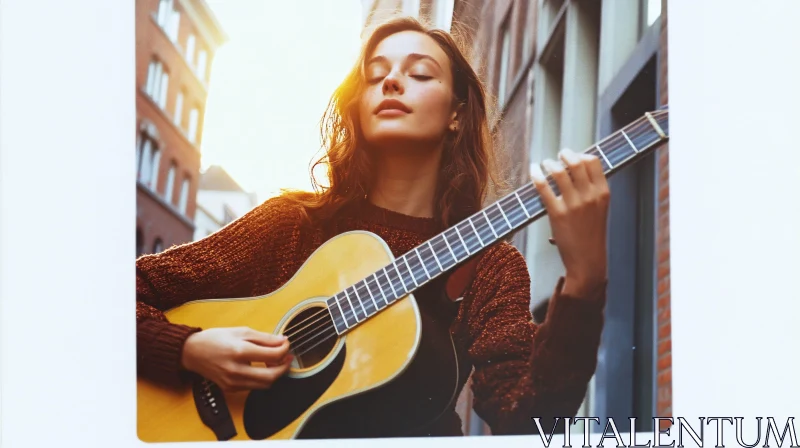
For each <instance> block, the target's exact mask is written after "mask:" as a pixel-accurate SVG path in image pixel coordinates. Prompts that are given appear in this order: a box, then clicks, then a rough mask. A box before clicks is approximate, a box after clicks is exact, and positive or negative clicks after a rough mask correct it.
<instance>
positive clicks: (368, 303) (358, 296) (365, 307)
mask: <svg viewBox="0 0 800 448" xmlns="http://www.w3.org/2000/svg"><path fill="white" fill-rule="evenodd" d="M360 286H363V287H364V289H367V284H366V283H364V282H363V281H360V282H358V283H356V284H355V285H353V292H355V293H356V298H358V303H360V304H361V308H363V309H364V314H366V316H367V317H369V316H371V315H373V314H375V311H376V310H377V308H378V307H377V306H376V307H375V308H373V309H371V310H368V309H367V308H369V307H370V302H369V300H366V299H362V298H361V294H359V293H358V288H359V287H360ZM367 292H369V290H367ZM364 302H366V305H365V304H364Z"/></svg>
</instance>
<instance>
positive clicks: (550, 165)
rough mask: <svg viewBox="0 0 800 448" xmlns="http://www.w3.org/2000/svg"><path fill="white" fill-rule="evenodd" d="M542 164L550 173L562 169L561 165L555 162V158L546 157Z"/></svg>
mask: <svg viewBox="0 0 800 448" xmlns="http://www.w3.org/2000/svg"><path fill="white" fill-rule="evenodd" d="M542 164H543V165H544V167H545V169H547V171H549V172H551V173H552V172H556V171H561V169H562V168H561V165H559V164H558V163H556V161H555V160H551V159H546V160H545V161H544V162H542Z"/></svg>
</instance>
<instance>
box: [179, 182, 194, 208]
mask: <svg viewBox="0 0 800 448" xmlns="http://www.w3.org/2000/svg"><path fill="white" fill-rule="evenodd" d="M190 183H191V179H189V176H186V178H185V179H183V183H182V184H181V198H180V203H179V204H178V208H179V209H180V211H181V213H183V214H184V215H185V214H186V209H187V208H188V206H189V185H190Z"/></svg>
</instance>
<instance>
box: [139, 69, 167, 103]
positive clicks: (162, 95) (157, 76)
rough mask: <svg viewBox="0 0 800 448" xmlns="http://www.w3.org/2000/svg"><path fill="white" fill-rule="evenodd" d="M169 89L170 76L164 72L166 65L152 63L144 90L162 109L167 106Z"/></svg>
mask: <svg viewBox="0 0 800 448" xmlns="http://www.w3.org/2000/svg"><path fill="white" fill-rule="evenodd" d="M168 87H169V74H168V73H167V72H166V70H164V64H162V63H161V61H157V60H153V61H151V62H150V66H149V67H148V69H147V84H146V85H145V89H144V90H145V92H147V94H148V95H150V98H152V99H153V101H155V102H156V103H157V104H158V105H159V106H160V107H161V108H162V109H163V108H165V107H166V106H167V89H168Z"/></svg>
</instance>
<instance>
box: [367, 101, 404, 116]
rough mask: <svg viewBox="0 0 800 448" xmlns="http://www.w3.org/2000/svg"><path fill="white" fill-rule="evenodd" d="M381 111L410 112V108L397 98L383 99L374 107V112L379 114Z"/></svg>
mask: <svg viewBox="0 0 800 448" xmlns="http://www.w3.org/2000/svg"><path fill="white" fill-rule="evenodd" d="M383 111H395V112H398V111H399V112H403V113H410V112H411V109H410V108H409V107H408V106H406V105H405V104H403V103H402V102H401V101H399V100H393V99H392V100H383V101H381V104H379V105H378V107H376V108H375V112H374V113H375V114H376V115H377V114H380V113H381V112H383Z"/></svg>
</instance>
